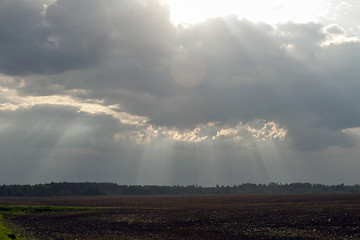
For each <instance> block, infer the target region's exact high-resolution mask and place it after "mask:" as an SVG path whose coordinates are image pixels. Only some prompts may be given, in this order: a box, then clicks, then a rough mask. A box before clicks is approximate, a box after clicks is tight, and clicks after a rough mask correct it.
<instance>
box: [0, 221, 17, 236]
mask: <svg viewBox="0 0 360 240" xmlns="http://www.w3.org/2000/svg"><path fill="white" fill-rule="evenodd" d="M11 239H20V238H17V237H16V236H15V234H14V233H13V232H12V231H11V230H10V229H9V228H7V227H6V226H5V225H4V219H3V216H2V215H0V240H11Z"/></svg>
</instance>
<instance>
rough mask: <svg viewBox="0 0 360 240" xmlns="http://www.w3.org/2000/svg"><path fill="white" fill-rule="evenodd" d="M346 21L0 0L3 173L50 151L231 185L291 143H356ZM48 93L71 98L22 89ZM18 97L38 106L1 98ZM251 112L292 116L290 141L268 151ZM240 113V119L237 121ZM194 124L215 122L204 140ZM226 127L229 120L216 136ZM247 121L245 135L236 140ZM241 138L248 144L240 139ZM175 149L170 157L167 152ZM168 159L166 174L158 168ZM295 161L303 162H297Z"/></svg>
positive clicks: (304, 149) (353, 64)
mask: <svg viewBox="0 0 360 240" xmlns="http://www.w3.org/2000/svg"><path fill="white" fill-rule="evenodd" d="M347 29H348V28H343V27H342V26H341V25H340V24H339V25H337V24H331V25H325V24H322V23H292V22H289V23H282V24H277V25H269V24H266V23H254V22H251V21H248V20H245V19H238V18H237V17H235V16H229V17H223V18H215V19H209V20H207V21H205V22H202V23H198V24H195V25H192V26H189V27H184V26H178V27H176V26H174V25H173V24H172V23H171V22H170V18H169V9H168V7H166V6H164V5H162V4H161V3H159V2H158V1H155V0H149V1H132V0H131V1H130V0H121V1H116V0H108V1H102V0H79V1H73V0H58V1H55V2H54V3H52V4H49V5H48V7H47V8H46V9H45V8H44V7H43V5H42V4H41V3H40V1H25V0H0V33H1V34H0V72H1V73H2V74H5V75H7V76H6V79H5V78H4V79H5V80H2V79H0V91H1V96H0V100H1V102H0V104H4V106H3V105H0V109H1V116H0V119H1V123H0V131H1V137H0V147H1V152H2V153H4V154H2V156H1V161H2V163H5V166H6V167H5V168H6V169H7V171H8V172H14V171H15V172H17V173H19V174H20V173H22V172H23V173H25V170H24V169H25V167H26V168H28V169H29V170H28V172H29V175H30V173H31V174H35V173H36V172H37V171H40V170H38V169H37V168H38V167H39V168H40V166H42V164H43V162H46V163H47V164H49V165H48V166H44V168H45V169H46V170H48V171H50V172H51V173H52V174H55V175H56V167H55V166H59V165H61V164H60V163H62V162H63V161H65V162H64V165H66V166H69V168H66V169H65V168H64V169H63V170H62V173H61V174H62V175H61V174H60V173H59V174H58V175H56V176H59V179H60V176H65V177H64V180H69V179H74V180H96V179H99V180H108V179H109V181H111V179H116V176H117V175H118V176H121V177H119V178H121V179H122V180H124V181H125V182H126V181H129V182H132V183H137V182H141V181H143V182H142V183H144V182H145V183H146V182H147V183H149V181H150V180H152V181H153V183H161V182H162V181H163V182H169V183H176V184H181V183H186V184H190V183H192V182H196V181H202V180H200V179H207V180H209V181H211V178H212V177H213V175H218V179H219V181H222V182H224V183H226V184H233V183H235V182H236V181H239V179H241V178H240V177H237V176H238V175H239V174H237V173H236V172H232V171H233V170H234V169H237V170H238V172H241V173H242V174H243V176H245V175H246V179H249V181H253V180H252V179H253V178H252V176H251V175H254V174H255V175H256V174H258V175H259V177H258V178H257V179H261V181H268V180H272V179H274V178H276V176H277V171H276V169H275V168H273V167H271V164H270V163H274V164H275V165H276V166H285V165H286V164H287V163H288V162H287V163H286V162H285V161H284V162H285V163H284V162H281V161H280V162H276V161H275V159H277V158H279V159H289V158H291V156H292V155H291V154H290V153H289V152H291V153H294V152H295V150H299V151H301V153H302V154H304V155H306V156H311V157H310V158H311V159H316V158H317V157H318V156H316V155H315V154H313V153H309V152H311V151H312V152H327V153H328V152H331V151H333V149H334V148H336V149H341V151H345V150H346V151H349V154H348V155H349V156H354V155H356V153H355V149H356V146H358V145H357V141H358V139H356V138H354V136H353V135H351V134H349V132H348V130H347V129H348V128H357V127H359V126H360V110H359V108H358V106H357V105H358V103H359V102H360V97H359V94H358V92H359V90H360V83H359V81H358V76H359V75H360V69H359V67H358V66H357V65H358V63H359V62H360V59H359V58H360V44H359V41H357V40H356V36H349V35H348V32H347ZM14 76H15V78H12V77H14ZM7 78H9V79H12V80H8V79H7ZM5 87H6V88H7V89H5ZM3 88H4V89H5V90H4V89H3ZM14 92H16V94H18V95H16V94H15V93H14ZM7 94H8V95H7ZM11 94H12V95H11ZM15 95H16V96H15ZM54 95H57V96H58V95H63V96H69V97H72V99H73V100H74V101H75V100H76V101H77V102H76V104H72V105H71V104H70V105H71V106H72V107H59V106H61V105H64V106H66V105H67V104H68V103H67V102H66V101H64V100H59V101H64V102H58V103H56V104H57V106H58V107H56V106H54V105H51V104H48V105H43V104H44V100H42V101H40V102H41V104H42V105H39V103H36V101H35V100H36V99H35V100H31V98H26V97H34V96H36V97H38V96H49V97H51V96H54ZM21 97H22V98H21ZM16 98H18V99H16ZM23 99H25V100H26V102H27V103H29V102H31V101H34V103H31V104H30V105H31V106H32V107H29V106H28V107H27V108H26V106H22V107H19V108H17V109H12V110H11V111H10V110H9V109H8V108H6V107H7V105H6V104H7V103H8V102H10V103H13V104H15V105H16V104H18V105H20V104H21V103H19V102H21V100H23ZM61 99H64V98H61ZM88 102H96V103H97V104H98V105H97V106H98V107H99V106H101V105H106V106H108V105H113V104H114V105H115V104H118V109H115V108H114V109H115V110H114V112H117V111H118V112H120V111H122V112H126V113H129V114H133V115H139V116H144V118H147V119H148V122H147V124H145V125H140V124H138V125H136V124H134V125H130V124H124V123H121V122H120V121H119V119H117V118H116V117H114V115H111V114H109V113H107V114H106V113H102V112H101V111H97V112H95V113H91V114H90V113H89V112H91V111H88V112H81V111H79V109H80V107H79V106H80V104H85V103H88ZM36 105H38V106H36ZM68 105H69V104H68ZM4 109H5V110H4ZM256 121H258V122H260V123H266V122H272V121H274V122H276V123H278V124H279V128H284V129H286V130H287V136H286V138H284V140H281V141H283V142H284V143H279V142H281V141H280V140H279V141H273V142H272V144H273V145H271V147H272V148H271V151H270V150H269V149H268V147H269V146H267V145H266V144H265V143H264V144H263V145H261V144H259V143H258V142H256V141H253V139H251V141H250V140H248V139H247V138H246V137H249V138H250V133H248V132H247V131H245V130H244V129H246V126H250V125H251V124H252V123H254V122H256ZM239 122H242V125H241V126H243V128H244V129H242V128H241V129H239V128H238V129H236V127H235V126H237V124H239ZM210 123H214V124H215V125H214V126H215V127H212V126H210V125H211V124H210ZM150 124H152V126H150ZM206 124H210V125H206ZM246 124H249V125H246ZM260 125H261V124H260ZM199 126H200V128H201V127H202V128H201V129H205V130H204V132H201V134H204V135H201V136H200V137H204V136H205V135H206V134H207V133H209V135H206V136H208V138H204V139H206V140H204V141H203V142H202V143H194V142H192V143H190V144H188V143H185V142H184V141H183V142H181V141H180V140H184V139H185V140H186V139H187V140H194V139H195V140H198V139H199V136H197V137H198V138H194V136H195V135H194V134H195V133H194V132H191V131H195V130H194V129H195V128H196V127H199ZM204 126H207V127H204ZM150 128H151V129H150ZM149 129H150V130H149ZM169 129H170V130H171V131H173V132H172V133H167V132H166V131H170V130H169ZM259 129H261V126H259ZM179 130H180V131H179ZM187 130H188V131H190V133H189V132H188V136H185V137H184V136H179V135H181V134H180V133H181V132H182V131H183V132H185V133H186V131H187ZM221 130H224V131H225V130H228V132H226V131H225V132H223V134H222V135H221V134H219V137H218V138H216V139H215V140H214V141H212V140H213V139H212V138H211V136H217V133H219V132H220V131H221ZM250 130H251V129H250ZM156 131H158V132H156ZM176 131H179V132H176ZM201 131H202V130H201ZM206 131H207V132H206ZM231 131H232V132H231ZM149 132H151V133H149ZM195 132H196V131H195ZM210 133H211V134H210ZM240 133H244V135H246V134H247V135H246V136H237V137H244V138H245V140H242V141H241V142H240V143H239V142H236V143H233V144H230V143H229V142H230V141H231V140H233V139H234V136H235V135H236V134H240ZM147 134H148V135H149V136H150V135H151V134H153V135H151V137H153V138H151V137H149V136H148V135H147ZM156 134H157V135H156ZM226 134H227V135H226ZM231 134H232V135H231ZM155 135H156V136H155ZM157 136H161V137H157ZM169 136H170V137H171V136H172V137H173V138H172V139H170V140H169V139H168V138H166V137H169ZM147 137H148V139H150V140H147ZM175 137H177V138H178V139H177V140H176V139H175ZM235 137H236V136H235ZM134 139H135V140H134ZM139 139H140V140H141V141H140V140H139ZM174 139H175V140H174ZM179 139H180V140H179ZM137 140H139V141H138V142H137ZM151 140H154V141H151ZM178 140H179V141H178ZM222 140H224V141H222ZM225 140H226V141H225ZM247 140H248V141H249V142H251V144H249V146H247V145H246V146H242V147H239V146H238V145H239V144H244V145H245V143H246V142H247ZM254 142H255V143H254ZM135 143H136V144H135ZM191 144H192V145H191ZM207 144H209V145H207ZM211 144H213V145H211ZM236 144H238V145H236ZM286 144H288V145H286ZM292 144H293V145H292ZM269 148H270V147H269ZM287 148H289V149H290V150H284V149H287ZM19 149H20V150H19ZM167 149H170V150H167ZM274 149H278V150H277V151H275V150H274ZM268 150H269V151H268ZM310 150H311V151H310ZM211 151H214V156H212V155H211V154H210V153H209V152H211ZM266 151H268V152H270V153H272V154H273V155H271V154H270V153H269V155H267V152H266ZM244 152H247V153H246V154H244ZM350 153H351V154H350ZM312 154H313V155H312ZM159 155H161V157H159ZM167 158H169V159H172V160H173V162H168V163H167V164H168V165H166V164H165V162H166V159H167ZM64 159H66V160H64ZM144 159H146V160H144ZM184 159H185V160H184ZM193 159H196V161H197V162H196V161H195V160H193ZM205 159H210V160H209V161H212V162H213V165H214V167H211V166H210V165H207V163H208V162H207V161H206V160H205ZM246 159H250V160H249V161H251V162H249V161H247V160H246ZM264 159H265V160H264ZM298 159H300V157H298ZM352 159H353V158H352ZM263 160H264V161H263ZM12 161H13V162H14V163H16V164H15V165H14V164H13V162H12ZM265 161H268V162H265ZM299 161H301V159H300V160H299ZM324 161H325V160H324V159H322V163H324ZM50 162H51V164H50ZM23 163H26V164H25V165H23V166H22V167H21V169H22V170H17V166H20V165H21V164H23ZM55 163H56V164H55ZM65 163H66V164H65ZM52 164H53V165H52ZM163 164H165V165H166V166H167V167H168V168H167V170H168V172H166V174H165V173H164V174H165V175H166V177H164V178H161V177H160V176H159V178H155V177H152V176H151V175H156V172H157V168H156V167H159V166H162V165H163ZM196 164H199V165H201V166H202V170H203V172H201V171H202V170H199V171H200V172H198V171H197V169H196ZM291 164H292V165H291ZM291 164H290V163H289V169H291V171H289V172H291V174H294V175H295V173H296V170H294V169H296V168H297V167H298V165H296V162H291ZM309 164H310V163H309ZM349 164H350V163H349ZM45 165H46V164H45ZM87 165H89V166H91V167H89V168H84V166H87ZM140 165H142V167H141V166H140ZM290 165H291V166H290ZM310 165H311V164H310ZM320 165H321V164H319V166H320ZM350 165H351V164H350ZM151 166H153V168H151ZM241 166H243V168H242V167H241ZM217 168H218V169H217ZM249 168H251V169H255V170H253V171H250V173H249V172H247V171H245V170H244V169H249ZM115 169H117V171H116V170H115ZM139 169H140V170H139ZM141 169H142V170H141ZM219 169H220V170H219ZM303 169H306V168H305V167H304V168H303ZM97 170H99V171H98V172H97ZM283 170H284V171H285V170H287V169H286V168H284V169H283ZM78 171H81V172H82V174H80V175H79V177H78V178H77V177H76V174H77V172H78ZM127 171H128V172H127ZM142 171H143V172H142ZM148 171H149V172H148ZM267 171H269V172H267ZM101 172H103V173H104V174H105V173H108V174H109V178H108V179H107V178H106V177H103V175H102V174H101ZM285 172H286V171H285ZM140 173H142V174H143V175H142V176H138V178H137V177H135V176H136V175H137V174H140ZM150 173H151V174H150ZM212 174H213V175H212ZM20 175H21V174H20ZM25 175H26V174H25ZM310 175H311V174H310ZM2 176H3V178H2V179H5V178H6V177H9V175H6V176H5V175H2ZM92 176H93V177H94V176H95V177H94V178H92ZM183 176H186V177H187V180H184V177H183ZM227 176H232V178H233V179H232V180H231V179H230V180H229V179H228V178H227ZM260 176H261V177H260ZM26 178H27V175H26V176H24V178H23V179H26ZM95 178H96V179H95ZM43 179H49V178H46V176H43ZM284 179H285V178H284ZM288 179H290V178H288ZM298 179H300V178H298ZM24 181H25V180H24ZM39 181H41V179H40V180H39ZM305 181H306V180H305Z"/></svg>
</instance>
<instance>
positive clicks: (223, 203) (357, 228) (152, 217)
mask: <svg viewBox="0 0 360 240" xmlns="http://www.w3.org/2000/svg"><path fill="white" fill-rule="evenodd" d="M0 205H1V206H3V207H2V209H3V211H2V212H1V214H2V215H3V217H4V219H5V221H6V222H7V223H9V224H10V225H9V226H10V227H11V228H12V229H13V232H14V233H15V234H16V236H17V237H21V238H22V239H360V194H357V193H356V194H293V195H285V194H284V195H273V194H262V195H208V196H206V195H203V196H198V195H196V196H195V195H193V196H116V197H110V196H102V197H53V198H0ZM14 205H18V206H52V207H48V208H45V207H39V208H31V209H33V210H32V211H26V207H25V210H24V213H22V214H10V210H9V209H12V208H16V207H15V206H14ZM4 206H11V207H8V208H6V207H4ZM64 206H71V208H64ZM22 209H24V208H22ZM29 209H30V208H29ZM34 209H35V210H36V209H38V210H36V211H35V210H34ZM7 211H9V212H7Z"/></svg>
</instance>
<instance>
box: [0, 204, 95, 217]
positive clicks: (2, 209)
mask: <svg viewBox="0 0 360 240" xmlns="http://www.w3.org/2000/svg"><path fill="white" fill-rule="evenodd" d="M88 209H90V208H89V207H62V206H18V205H17V206H0V215H1V214H2V215H4V214H7V215H20V214H27V213H42V212H47V213H48V212H72V211H82V210H88ZM91 209H93V208H91Z"/></svg>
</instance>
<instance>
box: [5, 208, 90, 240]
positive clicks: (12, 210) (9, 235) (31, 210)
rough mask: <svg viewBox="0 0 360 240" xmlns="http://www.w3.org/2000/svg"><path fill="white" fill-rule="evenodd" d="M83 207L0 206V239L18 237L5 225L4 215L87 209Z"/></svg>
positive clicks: (9, 239)
mask: <svg viewBox="0 0 360 240" xmlns="http://www.w3.org/2000/svg"><path fill="white" fill-rule="evenodd" d="M88 209H90V208H88V207H87V208H85V207H61V206H0V240H11V239H20V238H18V237H16V235H15V234H14V233H13V232H12V231H11V229H9V228H8V227H6V225H5V220H4V215H7V216H8V215H23V214H28V213H49V212H72V211H82V210H88Z"/></svg>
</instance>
